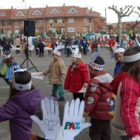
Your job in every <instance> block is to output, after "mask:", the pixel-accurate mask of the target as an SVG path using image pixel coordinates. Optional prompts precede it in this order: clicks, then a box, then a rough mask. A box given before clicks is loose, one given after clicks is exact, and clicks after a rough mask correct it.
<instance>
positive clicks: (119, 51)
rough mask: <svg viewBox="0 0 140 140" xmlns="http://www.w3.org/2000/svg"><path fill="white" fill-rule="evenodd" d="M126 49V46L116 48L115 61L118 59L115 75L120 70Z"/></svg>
mask: <svg viewBox="0 0 140 140" xmlns="http://www.w3.org/2000/svg"><path fill="white" fill-rule="evenodd" d="M124 51H125V49H124V48H116V49H114V57H115V61H116V65H115V68H114V77H115V76H116V75H117V74H118V71H119V69H120V67H121V65H122V61H123V60H122V56H123V53H124Z"/></svg>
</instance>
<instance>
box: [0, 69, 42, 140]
mask: <svg viewBox="0 0 140 140" xmlns="http://www.w3.org/2000/svg"><path fill="white" fill-rule="evenodd" d="M13 75H14V78H13V85H12V86H11V94H10V98H9V100H8V101H7V102H6V103H5V104H4V105H3V106H2V107H0V122H2V121H7V120H9V122H10V133H11V140H30V131H31V127H32V120H31V118H30V115H34V113H35V111H36V109H37V108H39V107H40V105H41V100H42V99H43V96H42V95H41V94H40V89H39V88H34V87H33V85H32V80H31V75H30V73H29V72H27V70H26V69H20V70H17V71H14V73H13Z"/></svg>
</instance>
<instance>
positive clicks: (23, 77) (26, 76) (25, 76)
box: [10, 71, 34, 98]
mask: <svg viewBox="0 0 140 140" xmlns="http://www.w3.org/2000/svg"><path fill="white" fill-rule="evenodd" d="M14 78H15V83H17V84H28V83H29V82H30V81H31V74H30V73H29V72H28V71H24V72H16V73H14ZM33 89H34V86H33V85H32V87H31V90H33ZM18 92H19V91H18V90H16V89H15V88H13V86H11V87H10V98H11V97H12V96H14V95H15V94H16V93H18Z"/></svg>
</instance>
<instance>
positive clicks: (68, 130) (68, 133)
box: [63, 99, 91, 140]
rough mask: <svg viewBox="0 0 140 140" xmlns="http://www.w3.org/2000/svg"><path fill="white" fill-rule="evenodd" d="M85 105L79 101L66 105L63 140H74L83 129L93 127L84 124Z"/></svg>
mask: <svg viewBox="0 0 140 140" xmlns="http://www.w3.org/2000/svg"><path fill="white" fill-rule="evenodd" d="M84 106H85V103H84V101H81V102H80V100H79V99H77V100H72V102H71V104H70V106H69V102H67V103H66V104H65V109H64V118H63V135H64V136H63V137H64V138H63V140H74V137H75V136H77V135H78V134H79V133H80V132H81V131H82V130H83V129H85V128H87V127H89V126H91V124H90V123H82V118H83V111H84Z"/></svg>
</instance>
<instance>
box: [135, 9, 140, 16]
mask: <svg viewBox="0 0 140 140" xmlns="http://www.w3.org/2000/svg"><path fill="white" fill-rule="evenodd" d="M137 8H138V11H140V7H137ZM135 13H137V14H138V16H139V17H140V13H139V12H137V11H135Z"/></svg>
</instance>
